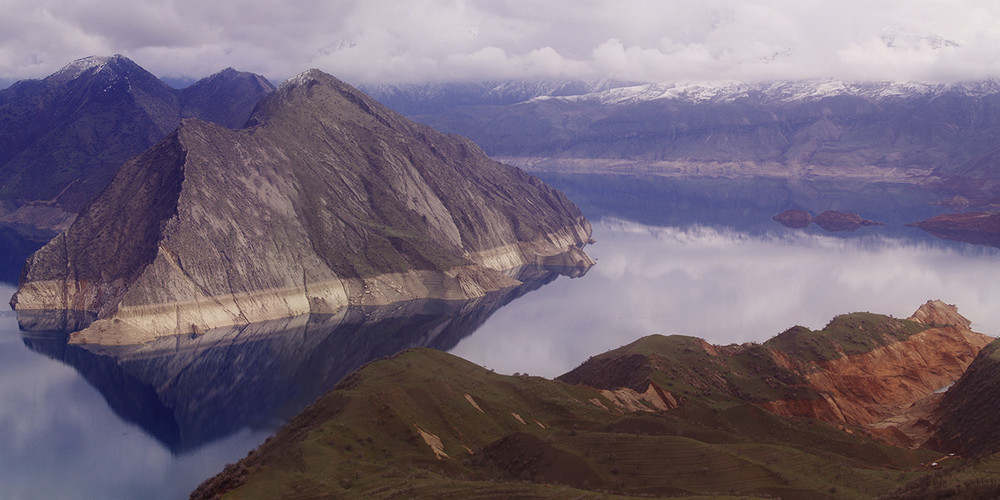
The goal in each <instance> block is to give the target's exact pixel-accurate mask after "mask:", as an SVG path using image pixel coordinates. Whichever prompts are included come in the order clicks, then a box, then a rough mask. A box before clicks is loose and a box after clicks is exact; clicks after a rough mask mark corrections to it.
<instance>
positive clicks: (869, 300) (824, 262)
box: [451, 218, 1000, 377]
mask: <svg viewBox="0 0 1000 500" xmlns="http://www.w3.org/2000/svg"><path fill="white" fill-rule="evenodd" d="M870 233H871V234H870V235H866V236H861V237H858V236H856V235H855V236H853V237H850V238H841V237H836V236H831V235H826V234H819V233H813V232H805V231H797V230H790V229H788V230H786V229H785V228H779V229H778V230H776V231H774V232H770V233H767V234H764V235H749V234H747V233H743V232H739V231H735V230H732V229H727V228H719V227H709V226H698V225H696V226H690V227H685V228H680V227H655V226H647V225H643V224H639V223H635V222H630V221H624V220H620V219H609V218H605V219H602V220H600V221H598V222H597V223H596V224H595V225H594V237H595V239H596V240H597V244H595V245H593V246H590V247H588V248H587V251H588V253H589V254H590V255H591V256H592V257H594V258H596V259H597V265H596V266H595V267H594V268H593V269H591V271H590V272H589V273H588V274H587V276H585V277H583V278H581V279H579V280H566V279H560V280H558V281H556V282H555V283H553V284H551V285H549V286H547V287H545V288H543V289H541V290H538V291H536V292H535V293H534V294H532V295H531V297H530V298H529V299H527V300H522V301H517V302H514V303H512V304H510V305H508V306H507V307H506V308H504V309H502V310H500V311H498V312H497V313H496V314H495V315H494V317H493V318H492V319H491V320H490V321H489V322H487V324H486V325H484V326H483V327H482V328H481V329H480V330H478V331H477V332H476V333H474V334H473V335H472V336H470V337H468V338H466V339H465V340H463V341H462V342H461V343H459V344H458V345H457V346H456V347H455V348H454V349H453V350H452V351H451V352H452V353H454V354H457V355H459V356H462V357H464V358H466V359H469V360H472V361H474V362H477V363H480V364H483V365H485V366H487V367H489V368H493V369H496V370H497V371H498V372H502V373H512V372H527V373H531V374H533V375H543V376H549V377H551V376H557V375H560V374H562V373H564V372H566V371H568V370H570V369H572V368H573V367H575V366H576V365H578V364H579V363H580V362H582V361H584V360H586V359H587V357H588V356H591V355H594V354H597V353H600V352H604V351H605V350H608V349H613V348H616V347H618V346H620V345H623V344H627V343H629V342H632V341H633V340H635V339H637V338H639V337H641V336H644V335H648V334H652V333H661V334H675V333H676V334H684V335H694V336H698V337H702V338H704V339H706V340H708V341H709V342H712V343H717V344H728V343H733V342H745V341H751V340H753V341H763V340H766V339H768V338H770V337H772V336H774V335H776V334H777V333H779V332H781V331H783V330H785V329H786V328H788V327H791V326H793V325H796V324H800V325H803V326H807V327H809V328H821V327H822V326H823V325H825V324H826V323H827V322H828V321H829V320H830V319H831V318H832V317H833V316H835V315H837V314H841V313H847V312H852V311H872V312H879V313H885V314H892V315H894V316H897V317H907V316H909V315H910V314H911V313H912V312H913V311H915V310H916V309H917V307H919V306H920V305H921V304H923V303H924V302H925V301H927V300H929V299H942V300H944V301H945V302H948V303H953V304H957V305H958V306H959V310H960V312H961V313H962V314H964V315H965V316H966V317H968V318H969V319H971V320H972V321H973V327H974V328H976V329H978V330H979V331H982V332H983V333H986V334H989V335H997V334H1000V311H998V310H997V308H996V304H997V303H1000V280H998V279H996V278H997V274H996V272H995V271H993V270H994V269H996V263H997V261H998V259H1000V252H998V251H997V250H996V249H992V248H985V247H973V246H968V245H954V244H949V243H947V242H942V243H936V242H932V241H926V240H920V239H914V240H909V239H904V238H896V237H885V236H881V235H880V233H879V232H878V230H877V229H875V230H872V231H870Z"/></svg>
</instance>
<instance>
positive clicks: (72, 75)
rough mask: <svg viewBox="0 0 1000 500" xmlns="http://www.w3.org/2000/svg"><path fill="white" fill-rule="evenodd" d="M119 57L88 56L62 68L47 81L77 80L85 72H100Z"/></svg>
mask: <svg viewBox="0 0 1000 500" xmlns="http://www.w3.org/2000/svg"><path fill="white" fill-rule="evenodd" d="M116 57H120V56H90V57H84V58H81V59H77V60H75V61H73V62H71V63H69V64H67V65H66V66H64V67H63V68H62V69H60V70H59V71H56V72H55V73H53V74H52V75H51V76H49V77H48V78H47V79H50V80H53V81H60V82H66V81H70V80H73V79H76V78H78V77H79V76H80V75H82V74H84V73H85V72H87V71H89V70H92V69H95V68H97V71H100V70H102V69H104V68H105V67H107V65H108V63H109V62H110V61H111V60H112V59H114V58H116Z"/></svg>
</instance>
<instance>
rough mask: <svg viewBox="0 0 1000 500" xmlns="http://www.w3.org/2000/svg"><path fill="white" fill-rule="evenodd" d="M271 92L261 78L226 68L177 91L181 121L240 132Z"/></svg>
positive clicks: (267, 84) (271, 88) (271, 86)
mask: <svg viewBox="0 0 1000 500" xmlns="http://www.w3.org/2000/svg"><path fill="white" fill-rule="evenodd" d="M273 91H274V86H273V85H271V82H269V81H267V79H266V78H264V77H263V76H260V75H256V74H253V73H247V72H243V71H236V70H235V69H233V68H226V69H224V70H222V71H220V72H218V73H216V74H214V75H211V76H208V77H205V78H203V79H201V80H198V81H197V82H195V83H193V84H191V86H189V87H186V88H183V89H181V90H180V91H178V96H179V98H180V101H181V117H182V118H201V119H202V120H207V121H210V122H213V123H218V124H219V125H222V126H223V127H228V128H242V127H243V126H244V125H246V123H247V120H249V119H250V114H251V113H252V112H253V110H254V108H255V107H256V106H257V102H258V101H260V99H261V97H264V96H265V95H267V94H269V93H271V92H273Z"/></svg>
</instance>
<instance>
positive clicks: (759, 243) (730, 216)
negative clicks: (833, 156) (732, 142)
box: [0, 176, 1000, 499]
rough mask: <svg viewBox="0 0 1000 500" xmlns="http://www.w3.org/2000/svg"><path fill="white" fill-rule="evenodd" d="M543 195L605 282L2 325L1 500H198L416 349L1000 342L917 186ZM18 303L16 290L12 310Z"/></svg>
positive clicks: (992, 274) (973, 281) (962, 257)
mask: <svg viewBox="0 0 1000 500" xmlns="http://www.w3.org/2000/svg"><path fill="white" fill-rule="evenodd" d="M544 178H545V179H546V180H547V181H549V182H550V183H552V184H554V185H556V186H557V187H559V188H561V189H563V190H564V191H566V193H567V194H568V195H569V196H570V197H571V198H572V199H573V200H574V201H575V202H576V203H577V204H578V205H580V207H581V208H582V209H583V210H584V213H585V215H587V217H588V218H590V220H591V221H592V223H593V224H594V239H595V240H596V244H594V245H592V246H589V247H587V252H588V253H589V254H590V255H591V256H592V257H594V258H595V259H596V260H597V265H596V266H594V267H593V268H592V269H590V271H589V272H588V273H587V274H586V275H585V276H582V277H577V278H569V277H566V276H559V275H557V274H555V273H553V272H548V271H545V270H524V271H523V272H522V274H521V276H520V277H521V279H522V281H524V282H525V285H524V286H522V287H519V288H517V289H513V290H505V291H502V292H498V293H494V294H491V295H489V296H487V297H484V298H482V299H479V300H475V301H470V302H467V303H454V302H443V301H418V302H414V303H408V304H400V305H396V306H392V307H388V308H366V309H362V308H359V309H352V310H351V311H348V312H346V313H345V314H342V315H339V316H330V317H313V318H296V319H292V320H287V321H277V322H269V323H266V324H259V325H251V326H249V327H242V328H233V329H220V330H217V331H212V332H209V333H207V334H205V335H203V336H198V337H191V336H186V337H183V338H171V339H163V340H162V341H158V342H155V343H152V344H149V345H145V346H136V347H130V348H115V349H110V348H95V347H80V346H75V345H66V344H65V340H64V338H65V336H64V335H60V334H29V333H25V332H20V331H19V330H18V328H17V321H16V317H15V316H14V315H13V313H11V312H4V313H0V442H2V443H4V445H3V446H2V447H0V498H164V499H175V498H186V497H187V495H188V493H189V492H190V491H191V490H192V489H193V488H194V487H195V486H197V484H198V483H200V482H201V481H202V480H204V479H206V478H207V477H209V476H211V475H213V474H215V473H216V472H218V471H220V470H221V469H222V467H223V466H224V465H225V464H226V463H227V462H233V461H235V460H238V459H239V458H241V457H243V456H244V455H245V454H246V452H247V451H249V450H250V449H252V448H253V447H255V446H257V445H258V444H259V443H260V442H262V441H263V440H264V439H265V438H266V437H267V436H268V435H269V434H271V433H272V432H273V431H274V430H276V429H277V428H278V427H279V426H280V425H281V423H282V422H284V421H285V420H286V419H287V418H289V417H290V416H292V415H294V414H295V413H297V412H298V411H300V410H301V409H302V408H303V407H304V406H305V405H306V404H308V403H309V402H310V401H312V400H313V399H315V398H316V397H317V396H319V395H321V394H322V393H323V392H325V391H326V390H329V388H331V387H332V386H333V385H334V384H335V383H336V382H337V381H338V380H339V379H340V378H341V377H343V376H344V375H346V374H347V373H349V372H350V371H351V370H353V369H354V368H356V367H357V366H360V365H361V364H363V363H364V362H366V361H368V360H370V359H375V358H379V357H383V356H387V355H391V354H392V353H394V352H396V351H398V350H400V349H404V348H406V347H409V346H414V345H416V346H428V347H434V348H438V349H445V350H449V351H450V352H452V353H454V354H457V355H459V356H462V357H464V358H467V359H469V360H472V361H474V362H476V363H479V364H482V365H484V366H486V367H488V368H492V369H495V370H496V371H497V372H501V373H514V372H522V373H530V374H533V375H544V376H549V377H551V376H556V375H559V374H561V373H564V372H566V371H568V370H570V369H572V368H573V367H575V366H576V365H578V364H579V363H580V362H582V361H584V360H586V359H587V358H588V357H589V356H591V355H594V354H597V353H600V352H603V351H605V350H608V349H613V348H616V347H618V346H620V345H623V344H626V343H629V342H632V341H633V340H635V339H637V338H638V337H641V336H643V335H647V334H651V333H662V334H673V333H678V334H685V335H694V336H699V337H703V338H705V339H706V340H708V341H710V342H713V343H721V344H728V343H733V342H746V341H763V340H766V339H767V338H769V337H771V336H773V335H775V334H777V333H779V332H781V331H783V330H785V329H786V328H788V327H790V326H793V325H795V324H799V325H804V326H807V327H810V328H821V327H822V326H823V325H825V324H826V323H827V322H828V321H829V320H830V319H831V318H832V317H833V316H834V315H836V314H840V313H846V312H851V311H872V312H880V313H887V314H892V315H894V316H897V317H906V316H909V315H910V314H911V313H912V312H913V311H914V310H916V308H917V307H919V306H920V305H921V304H922V303H923V302H925V301H927V300H929V299H942V300H944V301H946V302H948V303H953V304H957V305H958V306H959V311H960V312H961V313H962V314H964V315H965V316H966V317H968V318H969V319H971V320H972V321H973V327H974V328H975V329H977V330H978V331H981V332H983V333H986V334H989V335H996V334H997V333H1000V308H997V307H996V304H998V303H1000V279H998V275H997V269H998V267H997V263H998V259H1000V252H998V250H997V249H995V248H991V247H982V246H974V245H968V244H963V243H958V242H950V241H945V240H940V239H936V238H934V237H932V236H930V235H927V234H925V233H924V232H922V231H921V230H919V229H915V228H909V227H905V226H903V224H905V223H908V222H913V221H916V220H920V219H925V218H928V217H930V216H932V215H935V214H937V213H941V212H942V211H943V209H941V208H940V207H936V206H933V205H931V204H930V202H932V201H934V197H933V196H930V195H928V194H926V193H924V192H922V191H920V190H919V189H916V188H913V187H910V186H890V185H858V184H851V183H835V182H825V183H808V184H807V183H800V182H788V181H784V180H776V179H769V180H768V179H764V180H760V179H758V180H740V181H734V180H690V181H680V180H671V179H664V178H628V177H610V176H545V177H544ZM788 208H798V209H805V210H808V211H810V212H812V213H813V214H814V215H815V214H818V213H819V212H822V211H823V210H827V209H834V210H842V211H853V212H857V213H859V214H860V215H862V216H863V217H865V218H868V219H873V220H876V221H879V222H883V223H885V225H884V226H875V227H865V228H861V229H859V230H858V231H855V232H849V233H847V232H845V233H828V232H825V231H823V230H821V229H819V228H817V227H815V226H809V227H807V228H804V229H790V228H786V227H784V226H781V225H779V224H777V223H776V222H774V221H772V220H771V216H773V215H774V214H776V213H778V212H780V211H782V210H785V209H788ZM3 271H4V272H3V276H12V275H16V272H15V271H12V270H9V269H7V270H3ZM13 291H14V285H13V284H12V283H0V296H3V297H4V299H5V300H6V298H8V297H10V295H11V294H12V293H13ZM5 309H6V308H5Z"/></svg>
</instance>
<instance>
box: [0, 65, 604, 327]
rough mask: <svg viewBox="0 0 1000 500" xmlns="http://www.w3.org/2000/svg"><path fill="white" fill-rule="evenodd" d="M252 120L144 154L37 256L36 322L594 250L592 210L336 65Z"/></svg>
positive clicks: (173, 317)
mask: <svg viewBox="0 0 1000 500" xmlns="http://www.w3.org/2000/svg"><path fill="white" fill-rule="evenodd" d="M248 123H249V124H250V125H252V127H250V128H247V129H241V130H231V129H227V128H224V127H221V126H219V125H215V124H212V123H209V122H204V121H200V120H192V119H189V120H184V121H183V122H182V123H181V125H180V127H179V128H178V129H177V130H176V131H174V132H173V133H172V134H170V135H169V136H168V137H167V138H166V139H164V140H163V141H161V142H160V143H159V144H157V145H156V146H154V147H153V148H151V149H149V150H148V151H146V152H145V153H143V154H141V155H139V156H137V157H135V158H133V159H132V160H129V161H128V162H126V163H125V164H124V165H123V166H122V167H121V169H120V170H119V171H118V174H117V176H116V177H115V179H114V180H113V181H112V182H111V184H110V185H109V186H108V187H107V189H105V190H104V191H103V192H102V193H101V194H100V195H99V196H98V197H96V198H94V199H92V200H91V201H90V202H89V203H88V204H87V206H86V207H84V209H83V210H82V211H81V213H80V215H79V217H78V218H77V220H76V221H75V222H74V223H73V225H72V226H71V227H70V228H69V229H68V230H67V231H65V232H64V233H62V234H60V235H59V236H58V237H56V238H55V239H53V240H52V241H51V242H49V243H48V244H47V245H46V246H45V247H43V248H42V249H40V250H39V251H38V252H36V253H35V254H33V256H32V257H31V258H29V259H28V262H27V263H26V265H25V271H24V273H23V274H22V280H21V283H20V286H19V288H18V291H17V293H16V294H15V295H14V297H13V298H12V299H11V304H12V306H14V307H15V308H16V309H17V311H18V312H19V321H20V323H21V326H22V327H23V328H26V329H37V328H50V327H52V326H53V325H58V326H60V327H61V328H65V329H76V328H77V327H80V326H84V325H83V324H78V321H77V319H76V317H77V316H78V315H84V316H89V317H88V318H87V320H88V321H89V319H92V318H96V319H97V321H96V322H94V323H93V324H92V325H90V326H89V327H88V328H87V329H86V330H83V331H80V332H77V333H74V334H73V336H72V338H71V339H72V340H74V341H78V342H83V343H88V342H90V343H94V342H96V343H134V342H143V341H147V340H149V339H151V338H154V337H157V336H162V335H170V334H180V333H192V332H203V331H205V330H208V329H211V328H215V327H220V326H227V325H233V324H246V323H253V322H258V321H266V320H271V319H276V318H284V317H292V316H298V315H301V314H307V313H314V314H324V313H328V314H332V313H337V312H338V311H340V310H341V309H342V308H343V307H345V306H348V305H380V304H388V303H393V302H399V301H405V300H411V299H416V298H443V299H467V298H470V297H478V296H481V295H483V294H485V293H486V292H488V291H491V290H498V289H502V288H507V287H511V286H516V285H518V284H519V282H518V281H517V280H515V279H514V278H512V277H511V276H510V274H509V273H505V271H508V270H511V269H515V268H517V267H520V266H522V265H525V264H539V265H556V266H566V267H576V268H586V267H588V266H589V265H590V264H592V261H591V260H590V258H589V257H587V256H586V254H584V253H583V251H582V250H581V247H582V246H583V245H585V244H586V243H587V242H588V241H589V239H590V234H591V228H590V224H589V222H587V221H586V219H584V218H583V216H582V215H581V214H580V211H579V209H577V207H576V206H575V205H573V203H572V202H570V201H569V199H568V198H566V197H565V195H563V194H562V193H561V192H559V191H557V190H555V189H553V188H551V187H549V186H548V185H546V184H544V183H543V182H542V181H540V180H539V179H537V178H535V177H532V176H530V175H528V174H526V173H524V172H523V171H521V170H519V169H517V168H514V167H511V166H508V165H503V164H500V163H497V162H494V161H492V160H490V159H489V158H487V157H486V155H485V154H484V153H483V152H482V150H480V149H479V148H478V147H476V146H475V145H474V144H473V143H472V142H471V141H469V140H467V139H464V138H461V137H456V136H446V135H442V134H440V133H438V132H436V131H434V130H432V129H431V128H429V127H427V126H424V125H419V124H415V123H413V122H410V121H408V120H406V119H405V118H403V117H402V116H400V115H398V114H396V113H394V112H392V111H390V110H389V109H387V108H385V107H383V106H381V105H380V104H378V103H377V102H375V101H374V100H372V99H370V98H369V97H367V96H365V95H364V94H362V93H360V92H359V91H357V90H356V89H354V88H353V87H350V86H348V85H346V84H344V83H343V82H340V81H339V80H337V79H335V78H333V77H332V76H329V75H326V74H324V73H321V72H319V71H316V70H311V71H307V72H305V73H303V74H302V75H299V76H298V77H296V78H293V79H291V80H289V81H287V82H285V83H284V84H283V85H282V86H281V88H279V89H278V90H277V91H276V92H274V93H272V94H270V95H269V96H267V97H266V98H265V99H263V100H262V101H261V102H260V103H259V104H258V106H257V111H256V112H255V113H254V115H253V116H252V117H251V119H250V120H249V122H248ZM32 311H47V312H48V313H50V314H49V315H48V317H46V318H43V319H38V315H37V314H34V313H31V312H32ZM28 313H31V314H28ZM85 322H86V321H84V323H85Z"/></svg>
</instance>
